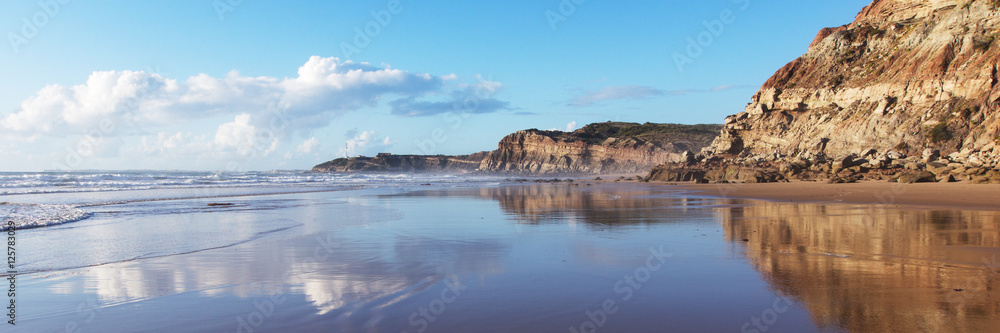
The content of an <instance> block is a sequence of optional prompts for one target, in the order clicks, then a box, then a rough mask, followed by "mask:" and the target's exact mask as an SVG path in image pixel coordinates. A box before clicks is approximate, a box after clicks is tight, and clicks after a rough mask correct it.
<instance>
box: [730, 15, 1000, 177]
mask: <svg viewBox="0 0 1000 333" xmlns="http://www.w3.org/2000/svg"><path fill="white" fill-rule="evenodd" d="M998 33H1000V16H998V11H997V9H996V6H995V4H994V2H993V1H990V0H978V1H969V0H930V1H928V0H920V1H917V0H876V1H874V2H873V3H872V4H871V5H869V6H868V7H865V8H864V10H862V12H861V13H860V14H858V16H857V18H856V20H855V21H854V23H851V24H849V25H845V26H842V27H838V28H830V29H824V30H822V31H821V32H820V34H819V35H818V36H817V37H816V40H815V41H813V43H812V45H811V46H810V48H809V51H808V52H807V53H806V54H805V55H803V56H802V57H801V58H799V59H796V60H795V61H793V62H791V63H789V64H788V65H786V66H785V67H783V68H781V69H780V70H779V71H778V72H777V73H775V75H774V76H773V77H771V78H770V79H769V80H768V81H767V82H766V83H764V85H763V86H762V87H761V90H760V91H759V92H758V93H757V94H756V95H754V97H753V101H752V103H750V105H749V106H747V108H746V111H745V112H742V113H740V114H737V115H734V116H730V117H729V118H727V119H726V128H725V130H724V131H723V132H722V135H721V136H720V137H719V139H718V140H716V142H715V143H714V144H713V146H712V151H713V152H715V153H718V154H733V155H742V156H763V157H767V158H770V157H772V156H775V154H778V155H781V156H797V155H804V154H825V155H827V156H830V157H834V158H837V157H841V156H846V155H848V154H851V153H860V152H862V151H864V150H867V149H875V150H877V151H878V152H888V151H898V152H900V153H903V154H908V155H916V154H919V153H920V152H922V151H923V150H924V149H926V148H932V149H938V150H940V151H941V152H942V154H943V155H945V156H947V155H949V154H952V153H959V154H958V155H956V156H955V157H956V158H957V159H958V160H970V159H976V160H979V161H982V162H984V164H989V165H997V164H998V163H1000V160H998V157H1000V147H998V127H1000V123H998V121H1000V119H998V112H997V111H996V108H997V102H998V101H1000V89H998V86H997V79H998V78H997V63H998V62H1000V58H998V57H1000V47H997V46H996V45H995V44H997V43H1000V41H994V39H995V38H996V36H997V34H998Z"/></svg>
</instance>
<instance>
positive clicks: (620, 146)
mask: <svg viewBox="0 0 1000 333" xmlns="http://www.w3.org/2000/svg"><path fill="white" fill-rule="evenodd" d="M720 130H722V125H678V124H654V123H645V124H637V123H623V122H605V123H596V124H590V125H587V126H584V127H583V128H581V129H578V130H576V131H573V132H561V131H542V130H537V129H530V130H524V131H518V132H515V133H513V134H510V135H508V136H506V137H504V138H503V139H502V140H500V143H499V144H498V145H497V150H494V151H490V152H482V153H476V154H472V155H462V156H444V155H438V156H419V155H389V154H380V155H379V156H376V157H354V158H340V159H336V160H333V161H330V162H326V163H323V164H320V165H317V166H316V167H314V168H313V170H312V171H314V172H435V173H467V172H478V173H488V174H514V175H556V174H562V175H582V174H586V175H591V174H610V173H643V174H644V173H647V172H649V170H651V169H652V168H653V167H654V166H656V165H659V164H663V163H668V162H681V161H688V160H690V159H693V158H694V153H692V152H696V151H700V150H702V149H704V148H706V147H708V146H709V145H710V144H711V143H712V141H713V140H714V139H715V138H716V137H717V136H718V135H719V131H720Z"/></svg>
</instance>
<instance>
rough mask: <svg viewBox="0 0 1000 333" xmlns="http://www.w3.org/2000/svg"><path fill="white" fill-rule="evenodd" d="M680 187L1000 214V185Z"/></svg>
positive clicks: (716, 194) (722, 195)
mask: <svg viewBox="0 0 1000 333" xmlns="http://www.w3.org/2000/svg"><path fill="white" fill-rule="evenodd" d="M654 184H655V183H654ZM660 184H664V183H660ZM676 186H677V187H678V188H681V189H684V190H685V191H690V192H691V193H694V194H699V195H706V196H712V197H720V198H735V199H761V200H769V201H779V202H815V203H851V204H862V205H887V206H890V207H910V208H954V209H968V210H1000V185H973V184H961V183H949V184H941V183H922V184H899V183H889V182H880V181H866V182H859V183H854V184H827V183H821V182H790V183H767V184H693V183H680V184H678V185H676Z"/></svg>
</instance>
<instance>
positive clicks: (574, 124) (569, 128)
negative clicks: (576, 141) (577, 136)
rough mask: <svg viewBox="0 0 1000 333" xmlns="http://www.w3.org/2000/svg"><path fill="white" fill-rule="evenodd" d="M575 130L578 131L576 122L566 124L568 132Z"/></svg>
mask: <svg viewBox="0 0 1000 333" xmlns="http://www.w3.org/2000/svg"><path fill="white" fill-rule="evenodd" d="M575 130H576V121H571V122H569V124H566V132H572V131H575Z"/></svg>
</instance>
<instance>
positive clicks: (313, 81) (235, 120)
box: [0, 56, 509, 167]
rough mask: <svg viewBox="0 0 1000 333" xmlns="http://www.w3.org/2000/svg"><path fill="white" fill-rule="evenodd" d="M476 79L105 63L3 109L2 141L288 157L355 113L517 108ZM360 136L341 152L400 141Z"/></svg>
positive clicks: (122, 153) (358, 70)
mask: <svg viewBox="0 0 1000 333" xmlns="http://www.w3.org/2000/svg"><path fill="white" fill-rule="evenodd" d="M477 81H478V82H477V83H472V84H466V83H462V82H460V81H458V77H457V76H456V75H454V74H447V75H444V76H434V75H431V74H427V73H414V72H409V71H405V70H400V69H394V68H392V67H390V66H388V65H381V66H376V65H372V64H369V63H356V62H352V61H341V60H340V59H338V58H323V57H318V56H314V57H311V58H309V60H308V61H307V62H305V63H304V64H303V65H302V66H300V67H299V68H298V71H297V73H296V75H295V76H293V77H283V78H278V77H269V76H258V77H253V76H246V75H242V74H240V73H239V72H237V71H232V72H229V73H228V74H226V75H223V76H221V77H215V76H210V75H207V74H199V75H195V76H191V77H188V78H168V77H165V76H164V75H161V74H156V73H149V72H145V71H97V72H93V73H92V74H91V75H90V76H89V77H87V78H86V80H85V81H84V82H82V83H80V84H77V85H72V86H64V85H58V84H53V85H49V86H46V87H44V88H42V89H40V90H38V91H37V92H36V93H35V94H34V95H32V96H30V97H29V98H27V99H25V100H24V101H22V102H21V103H20V105H19V106H18V107H17V108H16V109H15V110H14V111H13V112H12V113H7V114H0V140H3V141H6V142H20V143H21V144H22V145H23V144H26V143H31V144H33V145H34V146H37V147H42V149H39V151H62V150H64V148H65V146H66V145H67V143H69V145H70V146H73V147H75V146H76V142H77V141H80V140H82V139H80V138H81V136H82V137H84V138H86V137H97V138H99V139H100V140H97V141H99V142H98V143H100V145H98V144H93V145H90V144H88V146H87V147H86V148H87V149H86V151H71V152H69V154H79V155H81V156H83V157H87V158H90V159H93V158H98V157H99V158H105V157H108V158H124V159H125V160H129V161H135V164H136V165H143V167H161V165H160V164H157V163H159V162H158V161H178V160H181V159H186V160H191V159H198V160H209V161H211V160H215V161H222V162H225V160H226V159H230V160H232V159H239V160H240V161H246V160H251V161H256V160H258V159H259V158H260V157H266V156H269V155H271V154H272V153H274V152H276V151H278V150H282V153H284V154H283V156H288V154H287V153H292V155H293V156H295V155H296V154H298V156H303V155H305V154H315V153H316V152H317V149H318V148H319V140H318V139H316V138H315V137H313V133H312V132H313V131H314V130H317V129H319V128H323V127H326V126H328V125H329V124H330V123H331V121H333V120H334V119H336V118H337V117H339V116H341V115H343V114H345V113H348V112H353V111H359V110H362V109H369V108H378V107H387V108H389V110H391V112H392V113H393V114H395V115H398V116H420V115H430V114H436V113H441V112H445V110H449V111H450V110H452V109H453V105H455V104H456V103H459V104H461V103H466V102H468V101H470V100H474V101H475V102H476V103H474V105H473V106H474V108H473V109H469V108H467V107H466V108H465V110H468V112H472V113H486V112H494V111H499V110H504V109H508V108H509V104H508V103H507V102H504V101H500V100H497V99H495V98H494V97H493V94H494V93H495V92H496V91H497V90H498V89H499V88H500V86H501V84H500V83H499V82H493V81H490V80H484V79H482V78H477ZM445 105H447V108H446V107H445ZM462 105H463V107H465V106H464V105H467V104H462ZM404 110H405V111H404ZM366 133H368V132H366ZM362 134H365V133H355V134H354V135H352V136H351V137H350V138H348V139H353V140H354V141H352V142H349V146H351V145H353V147H354V148H351V149H350V150H351V151H350V152H348V151H345V152H343V153H352V154H353V153H367V152H368V149H382V148H384V147H387V146H389V145H391V144H392V140H391V139H388V138H386V137H379V138H378V139H377V140H375V139H366V138H363V137H359V136H360V135H362ZM368 135H374V134H368ZM95 149H98V150H100V151H99V152H96V151H93V150H95ZM8 151H9V150H8V149H3V152H0V153H3V154H6V155H9V154H10V153H8ZM57 155H59V154H57ZM63 155H65V154H63ZM60 156H61V155H60ZM146 157H164V158H165V159H163V160H154V159H147V158H146ZM250 157H252V158H250ZM59 158H61V157H59ZM142 163H146V164H142ZM177 163H179V164H180V165H182V166H183V165H184V164H182V163H183V162H177ZM38 164H47V163H44V162H40V163H38ZM204 165H209V164H208V163H206V164H204ZM70 167H75V166H70ZM122 167H132V166H124V165H123V166H122Z"/></svg>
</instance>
